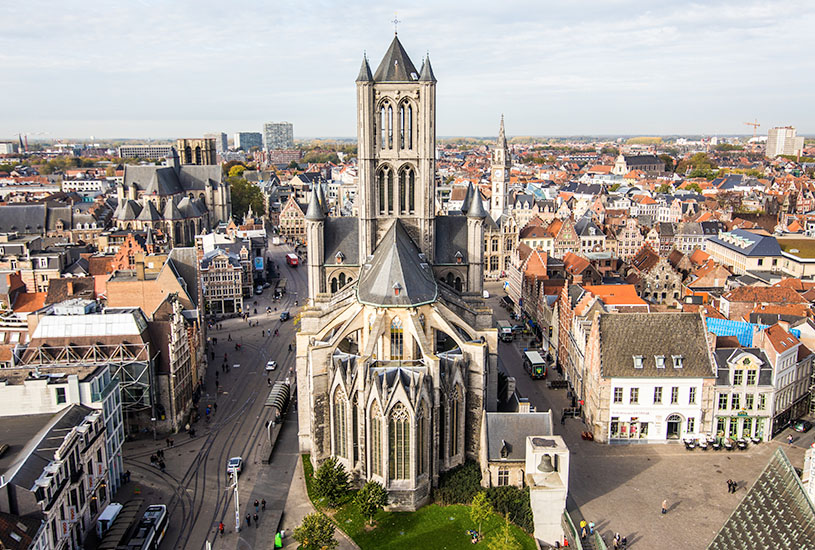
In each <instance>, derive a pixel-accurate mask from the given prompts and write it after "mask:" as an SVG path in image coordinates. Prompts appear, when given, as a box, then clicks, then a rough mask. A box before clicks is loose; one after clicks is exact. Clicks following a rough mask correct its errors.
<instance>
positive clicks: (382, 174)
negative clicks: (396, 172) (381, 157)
mask: <svg viewBox="0 0 815 550" xmlns="http://www.w3.org/2000/svg"><path fill="white" fill-rule="evenodd" d="M376 179H377V184H378V186H379V193H378V194H377V195H378V198H379V214H380V215H381V214H384V213H385V170H380V171H379V174H378V175H377V178H376Z"/></svg>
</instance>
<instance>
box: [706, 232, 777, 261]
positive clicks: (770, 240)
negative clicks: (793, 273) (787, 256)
mask: <svg viewBox="0 0 815 550" xmlns="http://www.w3.org/2000/svg"><path fill="white" fill-rule="evenodd" d="M729 233H730V234H731V235H734V236H736V237H740V238H742V239H744V240H745V241H748V242H749V243H748V244H747V246H745V247H743V248H742V247H740V246H737V245H736V244H734V243H731V242H728V241H727V240H724V239H722V238H720V237H718V236H716V237H711V238H710V241H711V242H715V243H716V244H720V245H722V246H723V247H725V248H728V249H730V250H733V251H736V252H738V253H739V254H743V255H745V256H781V247H780V246H779V245H778V241H776V240H775V237H771V236H768V235H759V234H757V233H751V232H750V231H745V230H744V229H733V230H732V231H730V232H729Z"/></svg>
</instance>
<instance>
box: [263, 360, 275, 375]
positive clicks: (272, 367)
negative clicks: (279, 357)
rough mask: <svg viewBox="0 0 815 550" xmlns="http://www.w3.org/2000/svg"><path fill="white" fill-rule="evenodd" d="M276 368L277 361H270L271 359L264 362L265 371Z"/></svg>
mask: <svg viewBox="0 0 815 550" xmlns="http://www.w3.org/2000/svg"><path fill="white" fill-rule="evenodd" d="M276 368H277V361H271V360H269V362H268V363H266V371H267V372H268V371H272V370H275V369H276Z"/></svg>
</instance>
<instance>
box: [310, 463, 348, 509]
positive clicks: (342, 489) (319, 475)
mask: <svg viewBox="0 0 815 550" xmlns="http://www.w3.org/2000/svg"><path fill="white" fill-rule="evenodd" d="M314 490H315V491H317V496H319V497H322V498H324V499H325V500H326V502H327V503H328V505H329V506H331V507H332V508H333V507H334V506H336V505H337V504H339V502H340V500H341V499H342V497H344V496H345V495H346V493H348V472H346V471H345V467H344V466H343V465H342V464H340V462H339V461H338V460H337V459H336V457H333V456H332V457H329V458H327V459H326V461H325V462H323V463H322V464H321V465H320V467H319V468H317V471H316V472H314Z"/></svg>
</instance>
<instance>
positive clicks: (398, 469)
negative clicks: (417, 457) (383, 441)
mask: <svg viewBox="0 0 815 550" xmlns="http://www.w3.org/2000/svg"><path fill="white" fill-rule="evenodd" d="M388 434H389V436H390V437H389V445H388V447H389V449H388V450H389V460H388V473H389V474H390V478H391V479H409V478H410V415H409V414H408V411H407V409H406V408H405V406H404V405H403V404H401V403H399V404H397V405H396V406H395V407H394V408H393V410H392V411H391V414H390V423H389V425H388Z"/></svg>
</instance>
